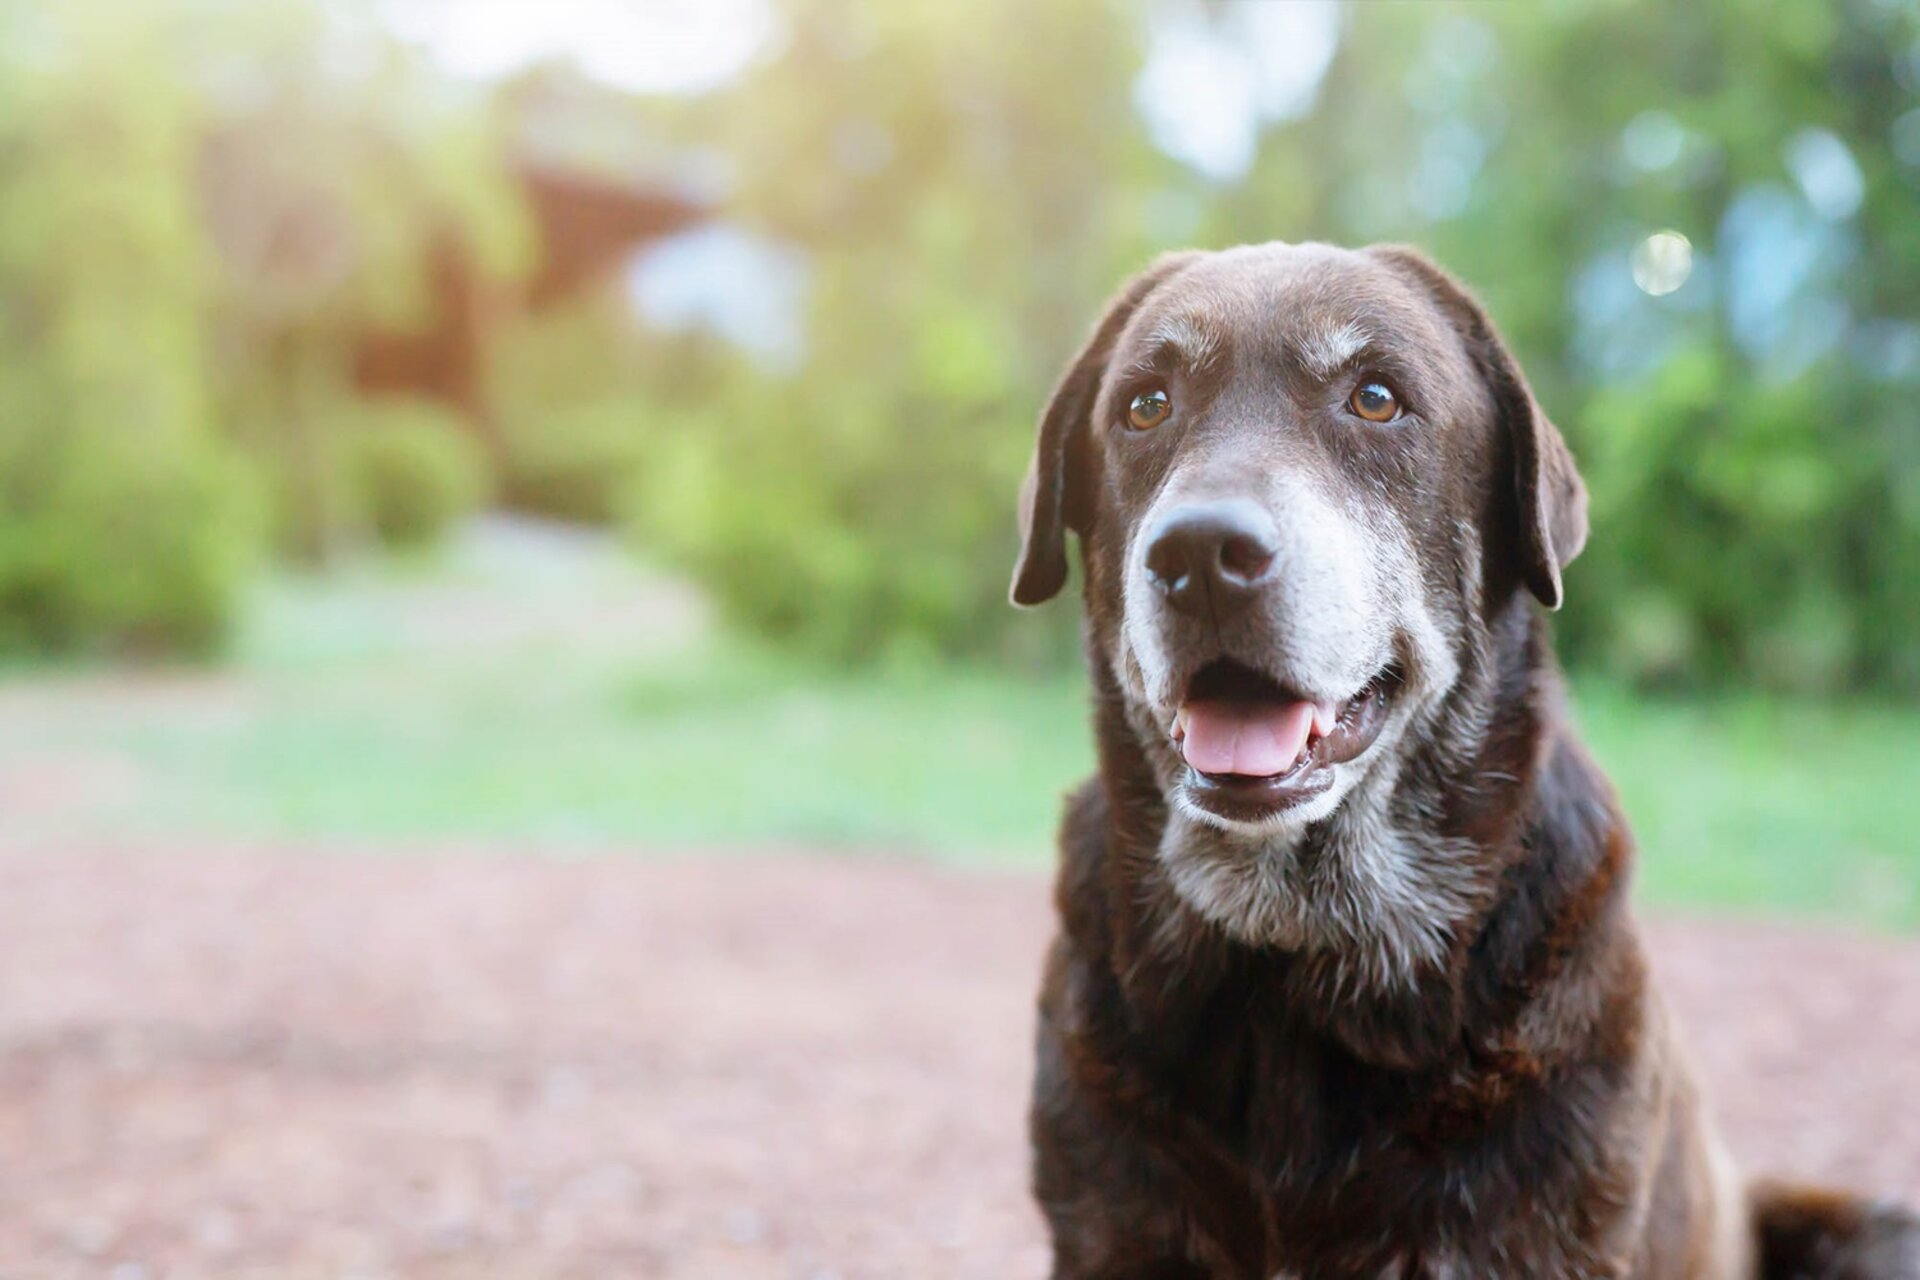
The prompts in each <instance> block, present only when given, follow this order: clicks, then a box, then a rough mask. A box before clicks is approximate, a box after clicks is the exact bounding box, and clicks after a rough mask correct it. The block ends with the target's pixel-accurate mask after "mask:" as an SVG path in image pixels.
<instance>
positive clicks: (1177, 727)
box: [1167, 707, 1187, 742]
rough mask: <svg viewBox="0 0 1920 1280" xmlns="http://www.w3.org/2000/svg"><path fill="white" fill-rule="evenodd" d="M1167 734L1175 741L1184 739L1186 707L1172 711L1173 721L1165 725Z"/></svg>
mask: <svg viewBox="0 0 1920 1280" xmlns="http://www.w3.org/2000/svg"><path fill="white" fill-rule="evenodd" d="M1167 736H1168V737H1169V738H1172V739H1173V740H1174V741H1175V742H1184V741H1186V737H1187V709H1186V708H1185V707H1182V708H1180V709H1179V710H1178V711H1176V712H1174V713H1173V723H1172V724H1171V725H1169V726H1168V727H1167Z"/></svg>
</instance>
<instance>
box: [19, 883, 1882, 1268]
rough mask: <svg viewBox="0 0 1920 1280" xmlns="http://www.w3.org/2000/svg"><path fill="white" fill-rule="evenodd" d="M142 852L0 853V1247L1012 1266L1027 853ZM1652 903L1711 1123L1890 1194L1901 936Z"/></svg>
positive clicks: (432, 1263) (66, 1260) (436, 1258)
mask: <svg viewBox="0 0 1920 1280" xmlns="http://www.w3.org/2000/svg"><path fill="white" fill-rule="evenodd" d="M148 852H149V853H150V854H152V855H156V856H145V855H142V854H139V853H129V854H121V855H116V856H108V855H102V854H98V853H91V852H83V851H71V852H66V853H51V852H49V853H42V854H34V855H14V856H10V857H4V858H0V1179H4V1183H5V1194H4V1195H0V1274H4V1275H15V1274H30V1275H40V1274H49V1275H68V1274H71V1275H94V1274H98V1275H103V1276H104V1275H109V1274H113V1275H121V1276H132V1275H145V1276H149V1277H151V1276H158V1275H161V1274H165V1275H221V1276H229V1275H246V1276H322V1275H324V1276H339V1275H345V1274H353V1275H362V1276H400V1275H405V1276H446V1277H454V1276H473V1275H480V1274H485V1275H489V1276H524V1277H536V1276H537V1277H560V1276H581V1277H587V1276H594V1277H601V1276H608V1275H623V1276H640V1277H657V1278H661V1280H665V1278H668V1277H673V1278H675V1280H679V1278H685V1280H713V1278H715V1277H727V1278H728V1280H775V1278H777V1280H807V1278H813V1277H819V1278H824V1277H829V1276H833V1277H839V1278H840V1280H863V1278H867V1277H873V1278H876V1280H877V1278H878V1277H914V1278H915V1280H943V1278H953V1280H958V1278H960V1277H981V1278H982V1280H986V1278H988V1277H991V1278H992V1280H1010V1278H1018V1277H1038V1276H1040V1275H1042V1274H1043V1273H1044V1261H1043V1253H1042V1251H1041V1248H1040V1234H1039V1226H1038V1222H1037V1220H1036V1216H1035V1214H1034V1212H1033V1210H1032V1209H1031V1207H1030V1206H1029V1204H1028V1201H1027V1198H1026V1194H1025V1190H1024V1181H1025V1170H1024V1162H1025V1152H1024V1143H1023V1138H1022V1134H1021V1123H1022V1118H1021V1113H1022V1110H1023V1106H1024V1098H1023V1094H1024V1091H1025V1088H1026V1083H1027V1072H1028V1054H1029V1019H1030V1016H1031V1015H1030V1009H1031V1001H1032V994H1033V987H1034V984H1035V980H1036V974H1037V971H1038V965H1039V957H1040V952H1041V948H1042V946H1043V943H1044V938H1045V935H1046V932H1047V929H1048V927H1049V921H1048V909H1047V890H1046V885H1045V883H1044V881H1043V880H1042V879H1041V878H1040V877H1037V876H1031V875H1011V874H1009V875H983V874H965V873H960V872H954V871H943V870H940V869H937V868H932V867H928V866H925V865H920V864H915V863H908V862H893V861H885V862H882V861H862V860H828V859H807V858H787V859H779V860H768V859H762V858H749V857H739V858H728V857H725V856H717V857H716V856H705V857H703V858H702V859H701V860H700V861H698V862H684V863H682V862H673V861H665V862H663V861H656V860H631V861H629V860H622V859H603V860H581V861H565V862H563V861H550V860H540V859H536V858H531V857H523V856H515V855H513V854H512V853H510V852H501V851H497V850H495V851H483V850H448V851H446V852H447V855H448V856H444V857H411V856H408V857H400V856H396V857H383V858H368V857H363V856H357V855H356V856H343V855H339V854H337V853H334V852H332V851H325V850H311V851H306V852H302V851H298V850H292V851H289V850H274V851H272V852H273V854H274V856H261V855H262V852H263V851H261V850H254V849H235V850H232V851H230V852H204V851H203V852H198V853H194V852H187V851H183V850H179V849H158V848H156V849H152V850H150V851H148ZM476 853H490V854H491V856H474V855H475V854H476ZM161 855H163V856H161ZM1657 942H1658V962H1659V965H1660V967H1661V969H1662V970H1663V971H1664V974H1665V977H1666V981H1667V984H1668V988H1669V990H1670V991H1671V992H1672V994H1673V997H1674V1003H1675V1004H1676V1005H1677V1006H1678V1009H1679V1011H1680V1014H1681V1017H1682V1019H1683V1022H1684V1024H1685V1025H1686V1026H1687V1028H1688V1030H1689V1033H1690V1037H1691V1039H1692V1041H1693V1042H1694V1045H1695V1048H1696V1049H1697V1057H1698V1059H1699V1061H1700V1064H1701V1067H1702V1070H1703V1071H1704V1072H1705V1073H1706V1074H1707V1076H1708V1078H1709V1079H1710V1080H1711V1081H1712V1082H1713V1084H1714V1086H1715V1091H1716V1095H1717V1101H1718V1103H1719V1105H1720V1109H1721V1111H1722V1113H1723V1114H1724V1116H1725V1117H1726V1120H1727V1123H1728V1127H1729V1129H1730V1130H1731V1134H1732V1138H1733V1143H1734V1146H1735V1148H1736V1149H1737V1150H1738V1151H1739V1153H1740V1154H1741V1155H1742V1156H1743V1157H1745V1158H1747V1159H1748V1160H1749V1161H1751V1162H1754V1163H1756V1164H1758V1165H1763V1166H1767V1167H1775V1168H1784V1169H1788V1170H1791V1171H1792V1172H1795V1173H1799V1174H1805V1175H1820V1176H1825V1177H1830V1178H1837V1179H1840V1180H1843V1181H1849V1182H1855V1183H1859V1184H1862V1185H1868V1186H1876V1187H1883V1188H1888V1189H1899V1190H1903V1191H1904V1192H1906V1193H1907V1194H1909V1195H1915V1194H1920V1111H1916V1109H1915V1108H1913V1107H1912V1106H1911V1105H1909V1098H1910V1095H1911V1090H1912V1086H1913V1084H1914V1083H1915V1072H1916V1070H1917V1068H1916V1066H1915V1064H1916V1062H1920V1000H1916V999H1915V998H1914V995H1915V993H1916V992H1920V945H1916V944H1913V943H1909V942H1899V943H1896V942H1891V941H1879V940H1871V941H1869V940H1848V939H1844V938H1841V937H1837V936H1832V935H1825V934H1819V933H1812V932H1802V931H1792V930H1784V929H1773V928H1763V927H1760V926H1743V925H1742V926H1736V925H1717V924H1687V925H1685V926H1684V927H1681V926H1675V925H1671V924H1670V925H1668V926H1665V927H1663V928H1661V929H1660V930H1658V932H1657ZM129 1265H138V1266H139V1267H142V1268H144V1270H140V1271H134V1270H118V1271H116V1270H115V1269H114V1268H116V1267H126V1266H129Z"/></svg>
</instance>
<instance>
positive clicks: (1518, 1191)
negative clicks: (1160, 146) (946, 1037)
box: [1012, 243, 1920, 1280]
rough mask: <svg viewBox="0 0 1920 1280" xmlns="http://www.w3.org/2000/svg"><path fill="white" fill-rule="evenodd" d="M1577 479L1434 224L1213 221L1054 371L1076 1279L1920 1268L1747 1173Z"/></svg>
mask: <svg viewBox="0 0 1920 1280" xmlns="http://www.w3.org/2000/svg"><path fill="white" fill-rule="evenodd" d="M1586 505H1587V499H1586V490H1585V487H1584V485H1583V482H1582V481H1581V479H1580V475H1579V473H1578V471H1577V469H1576V467H1575V464H1574V459H1573V456H1572V454H1571V453H1570V452H1569V450H1568V448H1567V445H1566V443H1565V441H1564V440H1563V439H1562V437H1561V435H1560V433H1559V431H1558V430H1556V429H1555V427H1554V425H1553V424H1552V423H1551V422H1550V421H1549V420H1548V419H1547V417H1546V415H1545V414H1544V413H1543V412H1542V411H1541V408H1540V406H1539V405H1538V404H1537V403H1536V402H1535V398H1534V396H1533V393H1532V391H1531V390H1530V388H1529V386H1528V383H1527V380H1526V379H1525V377H1524V376H1523V375H1522V373H1521V370H1520V368H1519V366H1518V365H1517V364H1516V363H1515V361H1514V359H1513V357H1512V355H1511V354H1510V353H1509V351H1508V350H1507V348H1506V346H1505V344H1504V343H1503V342H1502V340H1501V338H1500V337H1499V335H1498V333H1497V332H1496V331H1495V329H1494V326H1493V324H1492V323H1491V322H1490V321H1489V319H1488V317H1487V314H1486V312H1485V311H1484V310H1483V309H1482V307H1481V306H1480V305H1479V303H1478V302H1476V301H1475V299H1474V298H1473V297H1472V296H1471V295H1470V294H1469V293H1468V292H1467V290H1466V289H1465V288H1463V287H1462V286H1461V285H1460V284H1459V283H1458V282H1456V281H1455V280H1454V279H1453V278H1452V277H1451V276H1449V275H1448V274H1447V273H1446V272H1444V271H1443V270H1442V269H1440V268H1439V267H1437V266H1435V265H1434V264H1433V263H1432V262H1431V261H1429V260H1428V259H1427V258H1425V257H1424V256H1422V255H1421V254H1420V253H1419V252H1418V251H1416V250H1413V249H1409V248H1405V247H1397V246H1385V247H1373V248H1368V249H1362V250H1349V249H1343V248H1336V247H1333V246H1330V245H1321V244H1301V245H1290V244H1280V243H1274V244H1266V245H1258V246H1242V247H1239V248H1234V249H1229V250H1226V251H1223V252H1197V251H1195V252H1183V253H1176V254H1172V255H1169V256H1166V257H1162V258H1161V259H1159V260H1158V261H1156V262H1154V263H1153V264H1152V265H1151V266H1150V267H1148V268H1147V270H1145V271H1144V272H1143V273H1141V274H1140V275H1139V276H1138V277H1136V278H1135V279H1134V280H1132V281H1131V282H1130V283H1129V284H1127V285H1126V287H1125V288H1124V289H1123V290H1122V291H1121V292H1120V293H1119V295H1118V296H1117V297H1116V298H1115V299H1114V300H1113V301H1112V303H1111V304H1110V305H1109V307H1108V308H1107V310H1106V312H1105V314H1104V316H1103V317H1102V318H1101V319H1100V321H1099V323H1098V324H1097V326H1096V327H1095V328H1094V331H1093V333H1092V336H1091V337H1090V339H1089V340H1088V341H1087V343H1086V345H1085V347H1084V349H1083V350H1081V351H1080V352H1079V354H1078V355H1077V356H1076V357H1075V358H1074V359H1073V361H1072V362H1071V364H1070V365H1069V366H1068V368H1067V369H1066V371H1065V373H1064V374H1063V376H1062V377H1061V378H1060V380H1059V383H1058V385H1057V387H1056V388H1055V390H1054V392H1053V395H1052V398H1051V400H1050V402H1049V403H1048V405H1047V407H1046V409H1045V412H1044V414H1043V415H1042V418H1041V421H1040V426H1039V432H1038V439H1037V442H1036V445H1035V449H1034V455H1033V462H1032V466H1031V469H1030V471H1029V474H1028V476H1027V481H1026V484H1025V486H1024V488H1023V491H1022V494H1021V520H1020V526H1021V548H1020V552H1019V559H1018V563H1017V565H1016V567H1015V572H1014V578H1013V587H1012V597H1013V600H1014V602H1015V603H1016V604H1019V605H1023V606H1031V605H1037V604H1040V603H1042V602H1043V601H1045V600H1047V599H1049V598H1050V597H1052V596H1054V595H1056V594H1058V593H1059V592H1060V591H1061V589H1062V588H1063V587H1064V586H1065V585H1066V582H1067V579H1068V575H1069V565H1068V548H1067V533H1068V532H1069V531H1072V532H1074V533H1076V534H1077V535H1078V537H1079V542H1080V548H1081V561H1082V564H1083V575H1084V582H1083V595H1084V601H1085V630H1084V636H1085V650H1086V658H1087V664H1088V668H1089V674H1090V678H1091V684H1092V691H1093V704H1094V726H1095V731H1096V737H1097V744H1098V772H1097V775H1096V776H1095V777H1094V778H1093V779H1092V780H1091V781H1089V782H1088V783H1087V784H1086V785H1085V786H1083V787H1082V788H1081V789H1080V790H1079V791H1078V792H1077V793H1076V794H1074V795H1073V796H1072V797H1071V798H1070V799H1069V801H1068V804H1067V813H1066V816H1065V819H1064V821H1063V824H1062V829H1061V864H1060V870H1059V876H1058V881H1057V886H1056V900H1057V907H1058V912H1059V917H1060V919H1059V932H1058V934H1057V936H1056V938H1055V940H1054V942H1053V944H1052V947H1051V950H1050V952H1049V955H1048V959H1047V962H1046V970H1045V978H1044V983H1043V987H1042V991H1041V995H1040V1008H1039V1031H1038V1055H1037V1056H1038V1061H1037V1068H1036V1073H1035V1083H1034V1092H1033V1100H1032V1111H1031V1130H1032V1139H1033V1149H1034V1188H1035V1193H1036V1195H1037V1198H1038V1200H1039V1203H1040V1206H1041V1208H1042V1211H1043V1213H1044V1215H1045V1217H1046V1219H1047V1222H1048V1225H1049V1228H1050V1231H1051V1236H1052V1246H1053V1258H1054V1263H1053V1273H1052V1274H1053V1276H1054V1277H1055V1280H1096V1278H1098V1280H1148V1278H1153V1280H1177V1278H1178V1280H1184V1278H1188V1277H1191V1278H1194V1280H1199V1278H1201V1277H1208V1278H1220V1280H1228V1278H1231V1280H1271V1278H1273V1277H1298V1278H1300V1280H1323V1278H1327V1280H1331V1278H1344V1277H1368V1278H1370V1280H1371V1278H1374V1277H1387V1278H1392V1280H1412V1278H1414V1277H1426V1278H1431V1280H1439V1278H1442V1277H1448V1278H1461V1280H1464V1278H1467V1277H1489V1276H1495V1277H1534V1276H1537V1277H1550V1278H1554V1280H1562V1278H1568V1277H1603V1276H1604V1277H1633V1278H1635V1280H1667V1278H1669V1277H1674V1278H1678V1277H1689V1278H1698V1280H1733V1278H1734V1277H1754V1276H1757V1277H1764V1278H1766V1280H1775V1278H1784V1277H1788V1276H1806V1277H1827V1278H1830V1280H1868V1278H1869V1277H1871V1278H1873V1280H1896V1278H1908V1277H1920V1221H1917V1220H1916V1219H1915V1218H1914V1217H1913V1216H1912V1215H1911V1214H1910V1213H1908V1212H1906V1211H1905V1210H1902V1209H1900V1208H1898V1207H1894V1206H1890V1205H1884V1204H1878V1203H1872V1202H1868V1201H1864V1200H1856V1199H1853V1198H1850V1197H1848V1196H1845V1195H1842V1194H1839V1193H1829V1192H1825V1191H1820V1190H1812V1189H1803V1188H1797V1187H1791V1186H1754V1187H1749V1186H1747V1185H1745V1184H1743V1183H1742V1182H1741V1181H1740V1180H1739V1179H1738V1178H1737V1176H1736V1174H1735V1172H1734V1170H1733V1168H1732V1166H1731V1164H1730V1163H1729V1161H1728V1159H1727V1157H1726V1155H1725V1154H1724V1152H1723V1150H1722V1148H1721V1146H1720V1144H1719V1142H1718V1140H1717V1139H1716V1138H1715V1136H1714V1134H1713V1132H1712V1129H1711V1127H1710V1125H1709V1122H1708V1118H1707V1116H1706V1114H1705V1111H1704V1107H1703V1103H1702V1099H1701V1095H1700V1093H1699V1090H1698V1088H1697V1086H1696V1084H1695V1082H1694V1080H1693V1077H1692V1076H1691V1074H1690V1073H1689V1070H1688V1066H1687V1062H1686V1060H1685V1058H1684V1056H1683V1054H1682V1052H1681V1049H1680V1047H1679V1043H1678V1041H1677V1039H1676V1036H1675V1033H1674V1031H1673V1029H1672V1027H1671V1024H1670V1022H1669V1018H1668V1014H1667V1012H1666V1010H1665V1009H1664V1007H1663V1006H1662V1004H1661V1001H1660V998H1659V994H1658V992H1657V990H1656V989H1655V988H1654V987H1653V986H1652V985H1651V983H1650V980H1649V974H1648V968H1647V962H1646V959H1645V955H1644V950H1643V945H1642V941H1641V937H1640V934H1639V932H1638V929H1637V927H1636V925H1635V923H1634V919H1633V916H1632V914H1631V912H1630V910H1629V906H1628V902H1627V887H1628V879H1629V872H1630V869H1631V863H1632V859H1633V845H1632V840H1631V837H1630V835H1629V833H1628V829H1627V826H1626V823H1625V821H1624V820H1623V819H1622V817H1621V814H1620V810H1619V807H1618V805H1617V803H1616V801H1615V798H1614V794H1613V791H1612V789H1611V788H1610V786H1609V784H1608V782H1607V780H1606V779H1605V777H1604V776H1603V775H1602V774H1601V772H1600V770H1599V769H1598V768H1597V767H1596V766H1595V764H1594V762H1593V760H1592V759H1591V758H1590V757H1589V756H1588V754H1587V753H1586V752H1585V750H1583V749H1582V747H1581V745H1580V743H1579V741H1578V740H1577V738H1576V737H1575V736H1574V734H1573V732H1572V730H1571V729H1570V728H1569V726H1568V724H1567V721H1566V719H1565V717H1564V712H1563V707H1562V703H1563V692H1562V682H1561V678H1560V675H1559V672H1558V668H1557V666H1556V663H1555V659H1554V655H1553V650H1552V645H1551V641H1550V636H1549V630H1548V626H1547V621H1546V613H1547V611H1550V610H1553V609H1556V608H1558V607H1559V605H1560V603H1561V598H1562V595H1563V593H1564V591H1565V589H1566V586H1565V578H1564V575H1565V572H1566V569H1567V566H1568V564H1569V563H1570V562H1571V561H1572V560H1573V559H1574V557H1575V556H1576V555H1578V554H1579V552H1580V550H1581V547H1582V545H1583V544H1584V542H1585V541H1586V537H1587V517H1586Z"/></svg>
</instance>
